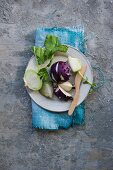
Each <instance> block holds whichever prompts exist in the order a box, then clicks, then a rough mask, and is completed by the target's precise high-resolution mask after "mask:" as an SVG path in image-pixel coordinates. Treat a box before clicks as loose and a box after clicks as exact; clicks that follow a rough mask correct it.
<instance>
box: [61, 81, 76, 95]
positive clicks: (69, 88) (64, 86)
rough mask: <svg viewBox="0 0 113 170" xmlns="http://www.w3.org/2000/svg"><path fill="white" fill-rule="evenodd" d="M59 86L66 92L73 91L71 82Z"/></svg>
mask: <svg viewBox="0 0 113 170" xmlns="http://www.w3.org/2000/svg"><path fill="white" fill-rule="evenodd" d="M59 86H60V87H61V88H62V89H64V90H65V91H67V92H68V91H71V89H72V87H73V86H72V84H71V83H70V82H69V81H66V82H64V83H61V84H59Z"/></svg>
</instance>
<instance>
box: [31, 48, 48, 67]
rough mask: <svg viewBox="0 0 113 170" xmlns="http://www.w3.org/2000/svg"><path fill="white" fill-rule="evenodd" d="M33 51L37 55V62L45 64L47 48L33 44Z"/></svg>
mask: <svg viewBox="0 0 113 170" xmlns="http://www.w3.org/2000/svg"><path fill="white" fill-rule="evenodd" d="M32 51H33V53H34V55H35V57H36V61H37V64H39V65H40V64H43V63H44V62H45V49H44V48H40V47H35V46H33V47H32Z"/></svg>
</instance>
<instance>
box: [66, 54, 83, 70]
mask: <svg viewBox="0 0 113 170" xmlns="http://www.w3.org/2000/svg"><path fill="white" fill-rule="evenodd" d="M68 62H69V65H70V67H71V69H72V71H73V72H77V71H79V70H80V69H81V67H82V63H81V60H80V59H79V58H75V57H71V56H68Z"/></svg>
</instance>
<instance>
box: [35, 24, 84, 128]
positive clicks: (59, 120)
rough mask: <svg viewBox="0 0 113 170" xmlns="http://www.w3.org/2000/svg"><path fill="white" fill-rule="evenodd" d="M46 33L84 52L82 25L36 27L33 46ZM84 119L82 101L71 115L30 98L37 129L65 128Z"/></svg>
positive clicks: (41, 39)
mask: <svg viewBox="0 0 113 170" xmlns="http://www.w3.org/2000/svg"><path fill="white" fill-rule="evenodd" d="M47 34H54V35H56V36H58V37H59V39H60V41H61V43H62V44H68V45H70V46H73V47H75V48H77V49H78V50H80V51H81V52H83V53H84V52H85V48H84V29H83V27H73V28H69V27H67V28H56V27H54V28H38V29H37V30H36V36H35V46H43V43H44V40H45V37H46V35H47ZM84 120H85V108H84V103H82V104H80V105H79V106H78V107H77V108H76V109H75V110H74V113H73V115H72V116H68V114H67V112H62V113H54V112H50V111H48V110H45V109H43V108H41V107H40V106H39V105H37V104H36V103H35V102H34V101H33V100H32V126H33V127H34V128H39V129H48V130H57V129H67V128H69V127H70V126H73V125H75V124H78V125H81V124H83V123H84Z"/></svg>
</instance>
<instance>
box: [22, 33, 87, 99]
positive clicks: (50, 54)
mask: <svg viewBox="0 0 113 170" xmlns="http://www.w3.org/2000/svg"><path fill="white" fill-rule="evenodd" d="M67 50H68V47H67V46H66V45H63V44H61V42H60V40H59V39H58V37H56V36H54V35H47V36H46V38H45V42H44V47H42V48H41V47H37V46H33V47H32V52H33V54H34V56H35V61H36V65H37V68H38V69H37V70H38V71H37V72H36V71H35V70H32V69H29V70H26V71H25V74H24V82H25V86H27V87H28V88H29V89H31V90H33V91H39V92H40V93H41V94H42V95H43V96H45V97H47V98H50V99H52V98H53V94H55V95H56V96H57V97H58V98H59V99H60V100H64V101H67V100H70V99H72V96H71V94H70V93H69V92H70V91H71V90H72V88H74V87H73V86H72V84H71V83H70V77H71V74H72V72H74V73H75V72H79V71H80V69H81V67H82V63H81V61H80V60H79V59H78V58H75V57H71V56H68V61H67V62H63V61H57V62H55V63H53V64H52V60H53V58H54V57H55V53H56V52H63V53H66V52H67ZM81 76H82V75H81ZM86 81H87V80H86ZM88 83H89V82H88Z"/></svg>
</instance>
